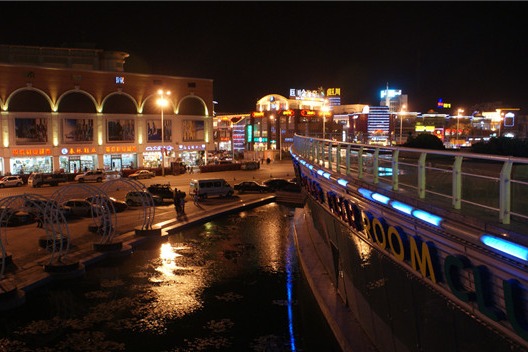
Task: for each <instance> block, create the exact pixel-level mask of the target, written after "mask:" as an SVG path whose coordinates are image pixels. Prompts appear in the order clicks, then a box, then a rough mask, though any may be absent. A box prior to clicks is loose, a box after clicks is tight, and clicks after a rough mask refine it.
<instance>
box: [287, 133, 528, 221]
mask: <svg viewBox="0 0 528 352" xmlns="http://www.w3.org/2000/svg"><path fill="white" fill-rule="evenodd" d="M292 152H293V153H294V154H296V155H298V156H300V157H302V158H303V159H305V160H306V161H309V162H310V163H312V164H313V165H318V166H320V167H323V168H325V169H327V170H328V171H330V172H331V173H335V174H336V175H337V176H338V177H340V178H345V179H346V178H349V179H354V178H355V179H357V180H361V181H363V182H367V183H370V184H372V185H375V186H378V187H381V186H383V185H386V186H388V187H390V188H391V189H392V191H395V192H401V193H405V194H406V195H411V196H413V197H417V198H419V199H427V198H429V197H433V196H438V197H441V198H445V199H448V200H449V201H450V204H451V207H452V208H453V209H462V208H463V207H464V206H466V205H472V206H475V207H477V209H482V210H484V209H486V210H487V211H488V212H489V211H491V212H492V213H493V214H496V216H497V217H498V219H499V221H500V222H501V223H503V224H510V222H511V219H512V217H515V218H516V219H519V220H521V221H526V220H528V197H527V196H526V195H528V158H516V157H504V156H496V155H487V154H473V153H466V152H460V151H444V150H442V151H439V150H429V149H414V148H404V147H385V146H377V145H366V144H354V143H348V142H338V141H334V140H328V139H321V138H313V137H305V136H300V135H295V137H294V143H293V148H292Z"/></svg>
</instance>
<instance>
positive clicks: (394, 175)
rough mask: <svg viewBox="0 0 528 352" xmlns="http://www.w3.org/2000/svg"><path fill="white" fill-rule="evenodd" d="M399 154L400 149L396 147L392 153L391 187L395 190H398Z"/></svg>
mask: <svg viewBox="0 0 528 352" xmlns="http://www.w3.org/2000/svg"><path fill="white" fill-rule="evenodd" d="M399 155H400V150H399V149H396V150H395V151H394V152H393V153H392V189H393V190H395V191H397V190H398V188H399V187H398V174H399V171H398V169H399V168H398V157H399Z"/></svg>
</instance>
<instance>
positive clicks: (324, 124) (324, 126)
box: [321, 99, 328, 139]
mask: <svg viewBox="0 0 528 352" xmlns="http://www.w3.org/2000/svg"><path fill="white" fill-rule="evenodd" d="M325 104H326V99H325V100H323V106H322V107H321V112H322V113H323V139H325V132H326V111H327V110H328V107H326V106H325Z"/></svg>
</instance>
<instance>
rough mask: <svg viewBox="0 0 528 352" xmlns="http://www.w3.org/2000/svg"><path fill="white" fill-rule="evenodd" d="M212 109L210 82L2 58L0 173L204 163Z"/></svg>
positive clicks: (210, 140)
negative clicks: (163, 98)
mask: <svg viewBox="0 0 528 352" xmlns="http://www.w3.org/2000/svg"><path fill="white" fill-rule="evenodd" d="M160 88H162V89H164V90H170V91H171V93H172V94H171V95H170V96H169V97H168V99H169V105H168V106H166V107H165V108H163V109H164V110H163V112H162V111H161V107H159V106H158V105H157V104H156V101H157V98H158V94H157V92H158V89H160ZM212 112H213V81H212V80H211V79H203V78H187V77H173V76H162V75H145V74H134V73H128V72H122V71H115V72H111V71H99V70H90V69H84V70H81V69H75V68H72V67H65V68H56V67H53V68H52V67H45V66H41V65H35V66H31V65H21V64H20V65H19V64H16V63H0V141H1V143H0V151H1V152H0V174H2V175H4V174H7V173H12V174H19V173H30V172H33V171H38V172H56V171H59V170H63V171H64V172H80V171H83V170H84V169H97V168H104V169H107V170H108V169H117V170H121V169H123V168H126V167H132V168H136V167H160V166H161V164H160V163H161V162H162V161H163V162H164V164H165V167H170V166H171V162H176V161H183V162H186V163H189V164H195V163H199V162H203V161H205V159H206V158H207V153H208V152H209V151H213V150H214V143H213V138H212V135H213V122H212V115H213V113H212ZM162 114H163V127H162V124H161V120H162ZM161 130H163V132H164V133H163V135H164V141H163V142H162V141H161ZM163 148H165V150H167V152H166V153H165V156H164V157H163V158H162V157H161V151H162V149H163Z"/></svg>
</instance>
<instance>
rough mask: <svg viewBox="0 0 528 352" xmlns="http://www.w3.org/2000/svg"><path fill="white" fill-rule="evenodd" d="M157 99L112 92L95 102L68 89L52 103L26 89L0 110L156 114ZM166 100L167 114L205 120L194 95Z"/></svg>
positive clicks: (204, 106) (201, 105)
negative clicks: (167, 105) (196, 117)
mask: <svg viewBox="0 0 528 352" xmlns="http://www.w3.org/2000/svg"><path fill="white" fill-rule="evenodd" d="M157 98H158V94H157V93H153V94H150V95H148V96H146V97H145V99H143V100H142V101H139V100H137V99H135V98H134V97H133V96H131V95H130V94H128V93H126V92H123V91H116V92H112V93H110V94H108V95H106V96H105V97H103V98H102V99H101V100H100V101H98V100H97V99H96V98H95V97H94V96H93V95H92V94H90V93H89V92H87V91H85V90H81V89H71V90H68V91H65V92H64V93H62V94H61V95H60V96H59V97H57V98H56V99H52V97H51V96H50V95H48V94H47V93H46V92H44V91H43V90H41V89H38V88H35V87H31V86H28V87H22V88H19V89H16V90H14V91H13V92H12V93H11V94H9V96H8V97H7V99H6V100H5V101H2V100H1V99H0V108H1V109H2V111H10V112H66V113H111V114H156V113H159V112H160V107H159V106H158V105H157V104H156V100H157ZM167 100H168V101H169V107H167V108H165V111H166V112H167V113H173V114H176V115H195V116H209V109H208V108H207V104H206V102H205V101H204V100H203V99H202V98H201V97H199V96H197V95H187V96H184V97H182V98H181V99H179V100H178V101H175V100H174V99H173V98H172V97H171V98H167Z"/></svg>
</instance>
